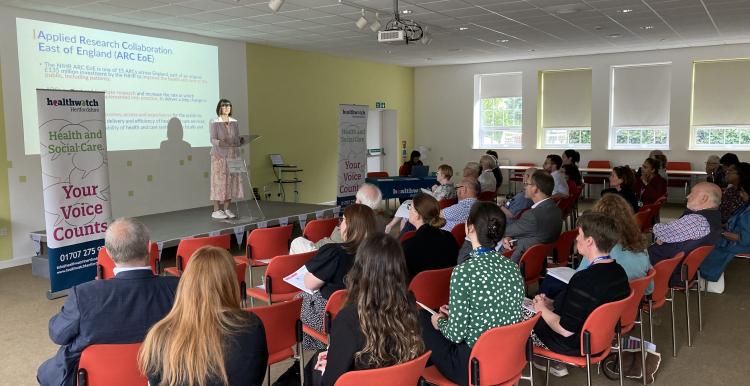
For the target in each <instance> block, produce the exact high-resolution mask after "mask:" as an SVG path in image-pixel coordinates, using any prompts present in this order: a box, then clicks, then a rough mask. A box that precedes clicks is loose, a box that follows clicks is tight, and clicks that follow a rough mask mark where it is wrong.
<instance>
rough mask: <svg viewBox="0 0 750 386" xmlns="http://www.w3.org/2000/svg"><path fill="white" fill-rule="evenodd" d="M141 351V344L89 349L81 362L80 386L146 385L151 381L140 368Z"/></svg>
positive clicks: (100, 346)
mask: <svg viewBox="0 0 750 386" xmlns="http://www.w3.org/2000/svg"><path fill="white" fill-rule="evenodd" d="M140 348H141V344H140V343H130V344H94V345H91V346H88V347H86V348H85V349H83V352H82V353H81V360H80V362H79V363H78V386H84V385H92V386H96V385H107V386H132V385H143V386H146V385H147V384H148V379H147V378H146V376H144V375H143V374H141V371H140V369H138V350H139V349H140Z"/></svg>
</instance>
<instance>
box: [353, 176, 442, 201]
mask: <svg viewBox="0 0 750 386" xmlns="http://www.w3.org/2000/svg"><path fill="white" fill-rule="evenodd" d="M365 181H366V182H368V183H370V184H373V185H375V186H377V187H378V188H379V189H380V191H381V192H382V193H383V199H385V200H387V199H390V198H402V199H409V198H412V197H413V196H414V195H415V194H417V193H419V190H420V189H430V188H432V185H435V184H437V178H436V177H422V178H420V177H384V178H367V179H366V180H365Z"/></svg>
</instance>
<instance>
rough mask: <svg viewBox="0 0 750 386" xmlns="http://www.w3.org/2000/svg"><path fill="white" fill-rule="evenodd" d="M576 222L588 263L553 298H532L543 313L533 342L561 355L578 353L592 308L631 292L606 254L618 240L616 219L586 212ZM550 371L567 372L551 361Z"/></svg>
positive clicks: (620, 270) (621, 272)
mask: <svg viewBox="0 0 750 386" xmlns="http://www.w3.org/2000/svg"><path fill="white" fill-rule="evenodd" d="M578 224H579V228H578V237H577V238H576V247H577V248H578V252H579V253H581V254H582V255H583V256H584V257H585V258H586V259H587V260H588V261H589V263H590V264H589V267H588V268H587V269H585V270H583V271H580V272H577V273H576V274H575V275H573V277H572V278H570V282H569V283H568V286H567V287H566V288H565V289H564V290H563V291H561V292H560V293H559V294H558V295H557V296H556V297H555V298H554V300H553V299H550V298H547V297H546V296H545V295H543V294H542V295H537V296H536V297H535V298H534V300H533V305H534V309H535V310H536V311H537V312H541V313H542V318H541V319H539V322H537V324H536V326H534V335H535V339H534V344H536V345H538V346H542V347H545V348H547V349H549V350H552V351H554V352H556V353H559V354H564V355H580V353H581V345H580V342H581V330H582V329H583V324H584V323H585V322H586V318H588V317H589V315H590V314H591V312H593V311H594V309H596V308H597V307H599V306H600V305H602V304H605V303H609V302H613V301H616V300H621V299H624V298H626V297H627V296H628V294H629V293H630V284H629V283H628V276H627V274H626V273H625V270H624V269H623V268H622V267H621V266H620V265H619V264H617V262H615V261H614V260H613V259H612V258H611V257H610V256H609V252H610V251H611V250H612V248H613V247H614V246H615V244H617V242H618V241H619V240H620V230H619V228H618V224H617V223H616V222H615V220H613V219H612V218H610V217H609V216H608V215H606V214H604V213H598V212H588V213H585V214H584V215H582V216H581V217H580V218H579V219H578ZM534 366H536V367H537V368H540V369H542V370H545V369H546V361H544V362H543V363H542V362H541V361H535V362H534ZM550 372H551V373H552V375H555V376H559V377H561V376H565V375H567V373H568V371H567V369H566V367H565V365H564V364H562V363H554V364H553V365H552V366H551V367H550Z"/></svg>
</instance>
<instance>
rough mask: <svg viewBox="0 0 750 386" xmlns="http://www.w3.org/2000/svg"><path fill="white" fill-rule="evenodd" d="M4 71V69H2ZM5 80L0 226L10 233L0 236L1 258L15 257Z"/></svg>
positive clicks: (0, 123)
mask: <svg viewBox="0 0 750 386" xmlns="http://www.w3.org/2000/svg"><path fill="white" fill-rule="evenodd" d="M0 73H2V71H0ZM2 83H3V80H2V78H0V228H4V229H6V230H7V232H8V234H7V235H5V236H0V260H9V259H11V258H12V257H13V239H12V238H11V228H10V197H9V194H8V161H7V160H8V154H7V148H6V143H5V115H4V110H5V109H3V108H2V106H4V104H3V84H2Z"/></svg>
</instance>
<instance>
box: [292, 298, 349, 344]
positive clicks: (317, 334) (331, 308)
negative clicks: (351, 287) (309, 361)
mask: <svg viewBox="0 0 750 386" xmlns="http://www.w3.org/2000/svg"><path fill="white" fill-rule="evenodd" d="M346 294H347V291H346V290H338V291H336V292H334V293H332V294H331V297H329V298H328V301H327V302H326V308H325V312H324V314H323V331H318V330H316V329H314V328H312V327H310V326H308V325H306V324H303V325H302V331H303V332H304V333H305V334H307V335H310V337H312V338H313V339H315V340H318V341H321V342H323V343H325V344H328V339H329V338H330V334H331V324H332V322H333V319H335V318H336V315H338V314H339V311H341V309H342V308H343V307H344V302H345V301H346Z"/></svg>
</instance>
